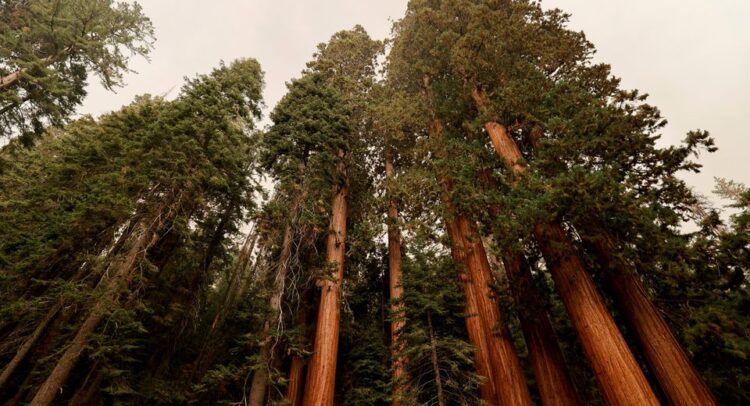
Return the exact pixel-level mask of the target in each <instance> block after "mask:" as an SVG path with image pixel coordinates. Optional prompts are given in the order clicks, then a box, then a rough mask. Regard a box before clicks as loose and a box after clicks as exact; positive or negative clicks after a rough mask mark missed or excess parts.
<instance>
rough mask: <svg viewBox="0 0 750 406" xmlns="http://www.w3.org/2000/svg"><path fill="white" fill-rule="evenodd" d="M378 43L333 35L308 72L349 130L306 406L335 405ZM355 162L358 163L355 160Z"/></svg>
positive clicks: (338, 169)
mask: <svg viewBox="0 0 750 406" xmlns="http://www.w3.org/2000/svg"><path fill="white" fill-rule="evenodd" d="M381 49H382V44H381V43H380V42H379V41H374V40H372V39H370V37H369V35H367V33H366V32H365V30H364V29H363V28H362V27H361V26H356V27H354V28H353V29H352V30H349V31H341V32H338V33H336V34H334V35H333V37H332V38H331V40H330V41H329V42H328V43H326V44H321V45H319V46H318V52H317V53H316V55H315V59H314V60H313V61H311V62H310V63H308V70H309V72H311V73H312V74H315V75H319V77H320V78H321V79H322V80H323V81H324V83H326V84H327V85H328V86H329V87H330V88H331V89H333V90H334V91H335V92H336V94H337V95H338V97H339V98H340V100H341V104H342V105H343V107H344V108H346V109H347V110H348V111H349V121H348V122H347V127H348V130H349V134H346V135H347V137H346V138H344V139H345V140H346V143H341V144H340V145H339V146H338V150H337V152H336V155H337V156H336V160H335V161H333V162H335V166H334V167H333V168H332V169H333V170H332V171H331V172H330V173H331V175H332V178H333V179H332V180H333V182H332V183H333V198H332V201H331V222H330V226H329V235H328V240H327V242H326V260H327V262H328V263H330V264H331V266H332V267H335V269H334V270H332V272H331V274H330V275H329V276H326V277H325V278H323V279H321V283H320V285H321V288H322V290H321V299H320V306H319V309H318V320H317V322H316V323H317V324H316V326H317V328H316V332H315V340H314V342H313V355H312V358H311V359H310V364H309V366H308V379H307V387H306V390H305V397H304V404H305V405H312V404H315V405H320V404H323V405H329V404H332V403H333V396H334V386H335V376H336V375H335V372H336V361H337V360H336V355H337V350H338V333H339V330H338V329H339V321H340V300H341V297H340V295H341V291H340V289H341V286H340V284H341V282H342V280H343V279H342V278H343V274H344V256H345V238H346V227H347V199H348V194H349V186H350V179H349V176H348V172H349V171H350V170H351V168H350V166H351V162H353V161H352V160H355V159H356V158H355V156H354V153H355V152H360V151H363V150H364V148H365V146H366V141H364V139H365V137H366V134H368V131H367V120H366V118H365V113H366V111H367V101H368V98H369V93H370V89H371V88H372V86H373V85H374V80H375V76H374V75H375V63H376V58H377V55H378V54H379V52H380V51H381ZM354 162H356V161H354Z"/></svg>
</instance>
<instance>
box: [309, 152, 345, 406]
mask: <svg viewBox="0 0 750 406" xmlns="http://www.w3.org/2000/svg"><path fill="white" fill-rule="evenodd" d="M339 158H341V159H342V160H343V159H344V152H343V151H339ZM337 172H338V174H339V176H340V177H341V182H342V183H341V184H337V185H336V186H335V188H334V194H333V202H332V204H331V211H332V212H331V225H330V229H329V231H328V238H327V241H326V262H327V263H328V264H329V266H330V267H331V268H333V269H332V273H331V274H330V277H328V278H324V279H321V280H320V281H319V284H320V287H321V292H320V305H319V307H318V320H317V323H316V324H317V328H316V330H315V341H314V343H313V354H312V357H311V358H310V365H309V366H308V372H307V384H306V390H305V396H304V402H303V404H304V405H305V406H330V405H332V404H333V393H334V387H335V385H336V360H337V355H338V341H339V327H340V326H339V321H340V319H341V308H340V307H341V283H342V281H343V278H344V258H345V254H346V250H345V248H346V219H347V197H348V193H349V179H348V175H347V174H346V167H345V166H344V163H343V162H340V163H339V165H338V168H337Z"/></svg>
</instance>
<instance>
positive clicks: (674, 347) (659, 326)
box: [590, 232, 718, 405]
mask: <svg viewBox="0 0 750 406" xmlns="http://www.w3.org/2000/svg"><path fill="white" fill-rule="evenodd" d="M590 243H591V245H592V246H593V248H594V254H595V255H596V258H597V260H598V261H599V263H600V264H601V266H602V268H603V269H604V270H605V272H606V274H605V280H606V282H607V284H608V285H609V287H610V290H611V291H612V293H613V295H614V299H615V307H616V308H617V310H619V312H620V313H621V314H622V315H623V316H624V317H625V320H626V321H627V323H628V326H630V328H631V329H632V330H633V333H634V334H635V336H636V338H637V339H638V342H639V344H640V346H641V349H642V351H643V355H644V356H645V358H646V361H647V362H648V365H649V366H650V367H651V371H652V372H653V373H654V375H655V376H656V380H657V381H658V382H659V386H660V387H661V389H662V391H663V392H664V394H665V396H666V397H667V400H668V401H669V403H670V404H672V405H716V404H718V403H717V402H716V399H715V398H714V396H713V393H711V390H710V389H709V388H708V386H707V385H706V383H705V382H704V381H703V379H702V378H701V376H700V374H699V373H698V370H697V369H696V368H695V366H694V365H693V363H692V362H691V361H690V358H689V357H688V355H687V354H686V353H685V351H684V350H683V348H682V346H681V345H680V343H679V342H678V341H677V338H676V337H675V336H674V334H672V330H671V329H670V328H669V325H668V324H667V322H666V320H664V318H663V317H662V315H661V313H660V312H659V309H658V308H657V307H656V306H655V305H654V303H653V302H652V301H651V299H650V298H649V295H648V293H647V292H646V289H645V288H644V287H643V284H642V283H641V281H640V279H639V278H638V275H636V274H635V273H634V270H632V269H629V268H630V267H628V266H627V264H625V263H624V262H623V261H622V260H621V259H619V258H617V257H616V256H614V255H613V253H614V252H616V250H617V246H616V245H617V244H616V243H615V241H614V239H613V238H612V236H610V235H609V233H606V232H602V233H601V234H600V235H599V236H598V238H596V239H593V240H591V241H590Z"/></svg>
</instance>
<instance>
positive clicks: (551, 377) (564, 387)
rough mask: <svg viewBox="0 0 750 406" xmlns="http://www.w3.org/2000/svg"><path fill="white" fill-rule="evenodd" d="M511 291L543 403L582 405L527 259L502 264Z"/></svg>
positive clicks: (511, 257) (509, 257) (516, 258)
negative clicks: (517, 308)
mask: <svg viewBox="0 0 750 406" xmlns="http://www.w3.org/2000/svg"><path fill="white" fill-rule="evenodd" d="M503 262H504V263H505V266H504V268H505V272H506V273H507V275H508V279H509V280H510V285H511V290H512V291H513V297H514V299H515V302H516V304H517V305H518V307H519V312H518V313H519V314H518V316H519V319H520V321H521V330H522V331H523V336H524V338H525V339H526V345H527V346H528V349H529V362H530V364H531V368H532V370H533V371H534V376H535V377H536V381H537V387H538V388H539V395H540V397H541V400H542V404H543V405H545V406H568V405H580V404H581V400H580V399H579V397H578V394H577V393H576V390H575V387H574V386H573V382H572V381H571V379H570V375H569V374H568V369H567V368H566V366H565V365H566V364H565V359H564V358H563V354H562V350H560V345H559V344H558V341H557V335H556V334H555V330H554V329H553V328H552V323H551V322H550V319H549V315H548V314H547V311H546V310H545V309H544V307H543V304H542V303H544V301H541V302H540V299H539V298H541V297H543V296H542V295H543V294H542V292H541V291H540V290H539V289H538V288H537V287H536V285H535V284H534V279H533V276H532V275H531V270H530V269H529V264H528V263H527V261H526V258H524V257H523V255H521V254H517V255H512V254H510V255H507V256H506V258H505V259H504V261H503Z"/></svg>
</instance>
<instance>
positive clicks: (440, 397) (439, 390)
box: [427, 310, 445, 406]
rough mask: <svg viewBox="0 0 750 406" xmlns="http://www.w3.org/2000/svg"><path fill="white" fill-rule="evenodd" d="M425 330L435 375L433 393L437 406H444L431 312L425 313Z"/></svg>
mask: <svg viewBox="0 0 750 406" xmlns="http://www.w3.org/2000/svg"><path fill="white" fill-rule="evenodd" d="M427 329H428V331H429V334H430V361H431V362H432V372H433V373H434V374H435V391H436V392H437V401H438V406H445V394H444V393H443V379H442V377H441V376H440V365H439V364H438V355H437V343H436V342H435V341H436V340H435V329H433V328H432V312H431V311H430V310H428V311H427Z"/></svg>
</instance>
